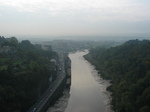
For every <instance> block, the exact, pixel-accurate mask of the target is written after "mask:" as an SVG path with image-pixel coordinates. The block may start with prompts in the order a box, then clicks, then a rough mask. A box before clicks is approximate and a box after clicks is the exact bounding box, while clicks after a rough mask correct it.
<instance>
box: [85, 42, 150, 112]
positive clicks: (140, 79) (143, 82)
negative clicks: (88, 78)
mask: <svg viewBox="0 0 150 112" xmlns="http://www.w3.org/2000/svg"><path fill="white" fill-rule="evenodd" d="M85 58H86V59H87V60H89V61H90V62H91V63H92V64H94V65H95V66H96V68H97V69H98V70H99V71H100V73H101V76H102V77H104V78H106V79H110V80H111V82H112V85H111V86H110V87H108V88H107V89H108V90H109V91H111V92H112V105H113V109H114V110H115V112H149V111H150V41H149V40H143V41H139V40H130V41H127V42H125V43H124V44H123V45H120V46H116V47H111V48H107V49H106V48H100V47H97V48H93V49H91V50H90V53H89V54H88V55H86V56H85Z"/></svg>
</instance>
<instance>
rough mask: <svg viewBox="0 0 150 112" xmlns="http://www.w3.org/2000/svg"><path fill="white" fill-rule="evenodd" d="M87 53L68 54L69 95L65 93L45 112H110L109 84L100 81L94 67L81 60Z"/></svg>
mask: <svg viewBox="0 0 150 112" xmlns="http://www.w3.org/2000/svg"><path fill="white" fill-rule="evenodd" d="M87 53H88V51H86V52H83V51H82V52H76V53H70V54H69V57H70V59H71V74H72V76H71V78H72V79H71V80H72V82H71V87H70V94H69V93H65V94H64V96H63V97H62V98H60V100H59V101H58V102H57V103H56V104H55V105H54V107H51V108H49V110H48V111H47V112H111V110H110V106H109V105H108V103H109V98H108V96H109V93H108V92H106V87H107V86H108V85H109V83H108V82H107V81H105V80H103V79H101V78H100V77H99V74H98V73H97V71H96V70H95V68H94V66H92V65H91V64H90V63H89V62H87V61H86V60H85V59H84V58H83V55H85V54H87ZM69 96H70V97H69ZM68 100H69V101H68ZM66 107H67V108H66Z"/></svg>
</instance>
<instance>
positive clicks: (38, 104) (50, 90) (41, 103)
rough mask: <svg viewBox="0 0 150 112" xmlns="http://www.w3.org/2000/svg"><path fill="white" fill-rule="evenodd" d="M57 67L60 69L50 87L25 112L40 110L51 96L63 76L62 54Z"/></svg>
mask: <svg viewBox="0 0 150 112" xmlns="http://www.w3.org/2000/svg"><path fill="white" fill-rule="evenodd" d="M59 68H61V70H59V71H58V75H57V79H56V80H55V81H54V82H53V83H52V84H51V85H50V87H49V88H48V89H47V90H46V92H45V93H44V94H43V96H42V97H41V98H40V99H39V100H38V101H37V102H36V103H35V104H34V105H33V106H32V107H31V108H30V109H29V110H28V111H27V112H40V111H41V110H42V108H43V106H44V105H45V104H46V103H47V102H48V100H49V99H50V98H51V97H52V95H53V93H54V92H55V91H56V89H57V88H58V86H59V85H60V84H61V82H62V81H63V79H64V78H65V70H64V60H63V56H62V57H60V62H59Z"/></svg>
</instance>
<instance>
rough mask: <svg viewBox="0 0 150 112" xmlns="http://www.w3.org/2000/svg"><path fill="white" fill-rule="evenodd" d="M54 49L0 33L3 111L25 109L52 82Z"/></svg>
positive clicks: (0, 98) (0, 78)
mask: <svg viewBox="0 0 150 112" xmlns="http://www.w3.org/2000/svg"><path fill="white" fill-rule="evenodd" d="M50 59H57V54H56V53H55V52H54V51H52V50H47V51H44V50H42V49H41V47H40V45H33V44H31V43H30V41H29V40H23V41H21V42H18V40H17V38H16V37H11V38H5V37H3V36H0V112H26V111H27V110H28V109H29V108H30V107H31V106H32V105H33V104H34V103H35V102H36V101H37V100H38V98H39V97H40V96H41V95H42V93H43V92H44V91H45V90H46V88H47V87H48V86H49V85H50V82H49V77H50V75H51V72H50V69H49V67H50Z"/></svg>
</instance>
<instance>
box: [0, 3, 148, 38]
mask: <svg viewBox="0 0 150 112" xmlns="http://www.w3.org/2000/svg"><path fill="white" fill-rule="evenodd" d="M149 4H150V1H149V0H107V1H106V0H0V26H1V29H0V34H1V35H4V36H17V35H19V36H17V37H18V38H19V37H21V36H27V35H34V36H116V35H117V36H138V37H148V36H149V35H150V33H149V31H150V7H149Z"/></svg>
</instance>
